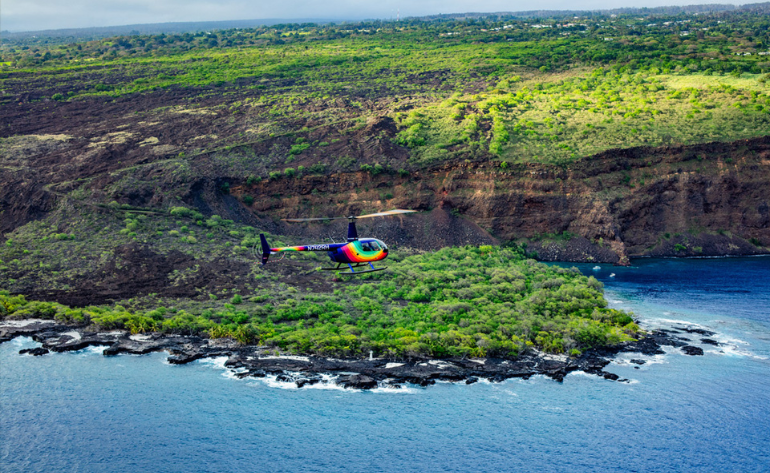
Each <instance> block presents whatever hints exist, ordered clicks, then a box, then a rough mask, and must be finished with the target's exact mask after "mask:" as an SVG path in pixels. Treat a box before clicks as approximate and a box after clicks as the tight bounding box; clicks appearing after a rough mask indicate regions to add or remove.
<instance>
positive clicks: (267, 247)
mask: <svg viewBox="0 0 770 473" xmlns="http://www.w3.org/2000/svg"><path fill="white" fill-rule="evenodd" d="M259 241H260V242H261V243H262V266H264V265H266V264H267V259H268V258H270V245H268V244H267V239H266V238H265V234H264V233H260V234H259Z"/></svg>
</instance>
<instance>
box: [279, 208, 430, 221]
mask: <svg viewBox="0 0 770 473" xmlns="http://www.w3.org/2000/svg"><path fill="white" fill-rule="evenodd" d="M414 212H417V211H416V210H401V209H394V210H387V211H385V212H377V213H374V214H367V215H360V216H358V217H353V216H350V217H317V218H282V219H281V220H282V221H284V222H320V221H324V220H348V219H359V218H371V217H388V216H390V215H399V214H410V213H414Z"/></svg>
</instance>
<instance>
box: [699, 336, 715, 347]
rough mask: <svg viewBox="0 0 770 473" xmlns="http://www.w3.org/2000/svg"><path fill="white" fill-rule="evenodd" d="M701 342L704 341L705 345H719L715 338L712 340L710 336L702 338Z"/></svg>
mask: <svg viewBox="0 0 770 473" xmlns="http://www.w3.org/2000/svg"><path fill="white" fill-rule="evenodd" d="M701 343H705V344H706V345H714V346H715V347H718V346H719V342H718V341H716V340H712V339H710V338H702V339H701Z"/></svg>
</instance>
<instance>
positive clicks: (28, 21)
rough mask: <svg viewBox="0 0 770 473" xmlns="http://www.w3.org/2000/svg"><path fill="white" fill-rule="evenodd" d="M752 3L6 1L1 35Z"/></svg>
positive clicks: (0, 13)
mask: <svg viewBox="0 0 770 473" xmlns="http://www.w3.org/2000/svg"><path fill="white" fill-rule="evenodd" d="M703 3H753V1H752V0H747V1H738V2H736V1H734V0H702V1H698V0H690V1H687V0H684V1H683V0H615V1H613V0H540V1H537V2H533V1H520V0H508V1H504V0H381V1H371V0H0V29H2V30H8V31H35V30H45V29H58V28H83V27H92V26H118V25H130V24H141V23H165V22H184V21H219V20H252V19H273V18H281V19H289V20H290V19H300V18H301V19H307V18H313V19H330V20H361V19H374V18H383V19H389V18H395V17H396V14H397V12H398V11H400V14H401V17H402V18H404V17H408V16H422V15H431V14H438V13H463V12H498V11H526V10H594V9H605V8H620V7H655V6H666V5H688V4H703Z"/></svg>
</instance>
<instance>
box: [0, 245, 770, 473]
mask: <svg viewBox="0 0 770 473" xmlns="http://www.w3.org/2000/svg"><path fill="white" fill-rule="evenodd" d="M635 263H636V265H635V266H634V267H632V268H612V267H606V268H600V269H598V270H594V268H593V266H592V265H580V268H581V270H583V271H584V272H586V273H591V274H596V275H597V277H598V278H599V279H600V280H602V281H604V282H605V283H606V289H607V298H608V300H610V302H611V305H613V306H614V307H619V308H623V309H626V310H632V311H634V312H635V313H636V314H637V315H638V316H639V317H640V318H641V319H642V321H643V324H644V325H646V326H648V327H654V326H663V327H670V326H675V325H681V324H683V323H686V324H688V325H698V326H703V327H704V328H707V329H710V330H713V331H716V332H717V333H718V334H717V335H716V336H715V337H713V338H716V339H717V340H719V341H720V342H721V343H722V346H720V347H710V346H708V345H699V346H703V348H704V350H705V351H706V354H705V355H704V356H702V357H700V356H697V357H691V356H685V355H682V354H680V353H679V352H678V351H676V350H670V351H669V352H668V353H667V354H666V355H660V356H657V357H646V358H645V357H639V356H628V355H626V356H623V357H621V358H620V359H619V360H618V362H616V363H613V364H612V365H610V367H608V369H609V371H612V372H615V373H617V374H619V375H621V377H626V378H629V379H631V380H632V383H631V384H625V383H617V382H611V381H607V380H604V379H600V378H597V377H592V376H587V375H584V374H581V373H573V374H570V375H569V376H568V377H567V378H566V379H565V381H564V383H563V384H559V383H556V382H554V381H552V380H549V379H545V378H542V377H535V378H532V379H530V380H527V381H522V380H510V381H506V382H504V383H499V384H491V383H484V382H482V383H478V384H475V385H472V386H465V385H456V384H450V383H443V384H438V385H436V386H432V387H429V388H419V387H411V388H408V389H406V390H403V391H400V392H399V391H379V390H377V391H374V392H356V391H344V390H340V389H333V388H332V389H307V388H305V389H301V390H298V389H293V388H291V387H290V386H289V385H283V384H281V383H276V382H274V381H271V380H237V379H234V378H232V377H230V376H228V375H227V372H226V371H225V370H224V368H223V364H222V363H223V361H224V360H222V359H220V360H206V361H202V362H196V363H192V364H190V365H186V366H171V365H168V364H166V363H165V362H164V359H165V355H163V354H153V355H147V356H119V357H115V358H105V357H103V356H101V354H100V349H88V350H84V351H82V352H78V353H67V354H54V355H49V356H43V357H31V356H20V355H18V354H17V353H18V350H19V349H21V348H22V347H28V346H33V345H34V343H32V342H31V340H29V339H16V340H14V341H12V342H9V343H5V344H2V345H0V470H1V471H3V472H22V471H24V472H31V471H73V472H74V471H77V472H92V471H93V472H103V471H116V472H117V471H120V472H124V471H163V472H166V471H168V472H176V471H179V472H182V471H185V472H187V471H212V472H214V471H216V472H221V471H399V472H403V471H421V472H427V471H469V470H476V471H570V472H575V471H577V472H580V471H644V472H648V471H704V472H706V471H708V472H710V471H740V472H746V471H768V470H770V466H768V465H770V376H768V375H770V361H769V359H770V258H741V259H711V260H648V261H637V262H635ZM611 273H615V276H614V277H610V274H611ZM688 336H690V337H691V338H693V340H694V341H693V343H694V344H697V343H698V341H699V339H700V338H701V337H700V336H691V335H688ZM630 358H644V359H646V360H647V361H648V363H647V364H645V365H643V366H642V367H641V368H640V369H634V365H632V364H630V363H628V361H627V360H628V359H630Z"/></svg>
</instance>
